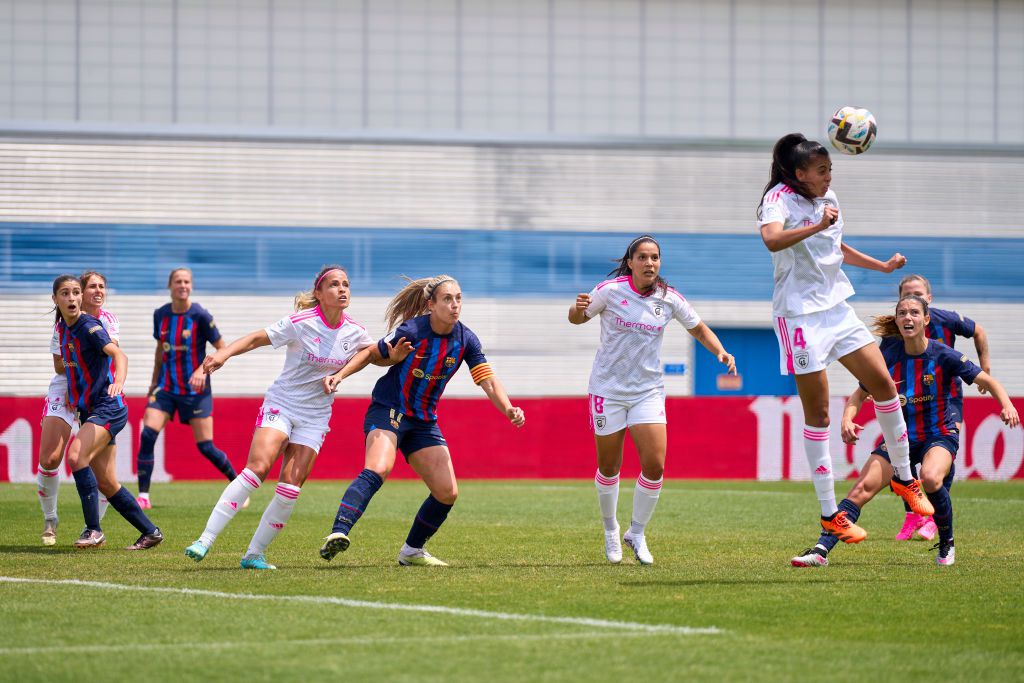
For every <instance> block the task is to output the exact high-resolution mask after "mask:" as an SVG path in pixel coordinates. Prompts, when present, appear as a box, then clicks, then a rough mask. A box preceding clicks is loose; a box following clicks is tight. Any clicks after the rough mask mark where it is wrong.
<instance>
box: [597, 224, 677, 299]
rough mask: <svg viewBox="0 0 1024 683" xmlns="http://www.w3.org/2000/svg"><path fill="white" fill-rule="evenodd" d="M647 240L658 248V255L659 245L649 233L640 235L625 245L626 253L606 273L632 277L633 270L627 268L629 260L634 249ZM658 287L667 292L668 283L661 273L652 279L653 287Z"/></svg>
mask: <svg viewBox="0 0 1024 683" xmlns="http://www.w3.org/2000/svg"><path fill="white" fill-rule="evenodd" d="M648 242H649V243H651V244H653V245H654V246H656V247H657V248H658V256H661V245H660V244H658V241H657V240H656V239H654V238H653V237H651V236H650V235H640V236H639V237H637V238H636V239H634V240H633V241H632V242H630V243H629V246H628V247H626V253H625V254H623V255H622V258H620V259H618V265H617V266H615V267H614V268H612V269H611V270H610V271H609V272H608V275H609V276H611V277H622V276H623V275H629V276H630V277H632V275H633V271H632V270H630V268H629V261H630V259H632V258H633V255H634V254H635V253H636V250H637V249H639V248H640V245H641V244H646V243H648ZM659 287H660V288H661V291H662V292H663V293H664V292H668V283H667V282H665V279H664V278H663V277H661V275H659V276H658V279H657V280H655V281H654V288H655V289H658V288H659Z"/></svg>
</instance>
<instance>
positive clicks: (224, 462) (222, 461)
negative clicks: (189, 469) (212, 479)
mask: <svg viewBox="0 0 1024 683" xmlns="http://www.w3.org/2000/svg"><path fill="white" fill-rule="evenodd" d="M196 448H198V449H199V452H200V453H202V454H203V457H204V458H206V459H207V460H209V461H210V462H211V463H213V466H214V467H216V468H217V469H218V470H220V473H221V474H223V475H224V476H225V477H227V479H228V481H234V480H235V478H236V477H237V476H238V472H235V468H234V467H232V466H231V461H230V460H228V456H227V455H225V454H224V451H222V450H220V449H219V448H217V447H216V446H214V445H213V441H200V442H199V443H197V444H196Z"/></svg>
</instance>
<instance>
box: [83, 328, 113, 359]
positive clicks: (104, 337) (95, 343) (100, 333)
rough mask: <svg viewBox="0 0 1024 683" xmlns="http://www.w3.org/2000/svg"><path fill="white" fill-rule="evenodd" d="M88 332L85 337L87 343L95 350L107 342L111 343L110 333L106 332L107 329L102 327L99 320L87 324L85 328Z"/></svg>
mask: <svg viewBox="0 0 1024 683" xmlns="http://www.w3.org/2000/svg"><path fill="white" fill-rule="evenodd" d="M85 331H86V332H87V333H88V334H86V335H85V338H86V339H88V340H89V341H88V344H89V345H90V346H92V347H93V348H95V349H96V350H97V351H99V350H100V349H102V348H103V347H104V346H106V345H107V344H111V343H113V342H112V341H111V339H110V335H109V334H107V330H106V329H105V328H104V327H103V325H102V324H101V323H100V321H99V320H97V321H96V322H94V323H89V326H88V327H87V328H85Z"/></svg>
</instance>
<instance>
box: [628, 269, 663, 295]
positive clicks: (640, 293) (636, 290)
mask: <svg viewBox="0 0 1024 683" xmlns="http://www.w3.org/2000/svg"><path fill="white" fill-rule="evenodd" d="M626 279H627V280H629V288H630V289H632V290H633V291H634V292H636V293H637V294H639V295H640V296H641V297H642V298H644V299H646V298H647V297H649V296H650V295H652V294H654V292H655V291H657V289H658V288H657V287H652V288H651V291H649V292H647V293H646V294H644V293H643V292H641V291H640V290H639V289H637V288H636V285H634V284H633V276H632V275H630V276H629V277H627V278H626Z"/></svg>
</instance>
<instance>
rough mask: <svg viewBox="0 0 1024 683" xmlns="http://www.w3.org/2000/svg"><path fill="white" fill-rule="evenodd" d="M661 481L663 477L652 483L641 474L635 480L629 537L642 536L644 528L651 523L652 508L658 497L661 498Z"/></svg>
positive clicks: (663, 479)
mask: <svg viewBox="0 0 1024 683" xmlns="http://www.w3.org/2000/svg"><path fill="white" fill-rule="evenodd" d="M663 481H665V478H664V477H662V478H661V479H658V480H657V481H653V480H651V479H648V478H647V477H645V476H644V475H642V474H641V475H640V477H639V478H638V479H637V480H636V488H635V489H634V490H633V519H632V520H631V521H630V524H629V535H630V536H643V535H644V527H646V526H647V523H648V522H650V521H651V515H653V514H654V506H655V505H657V504H658V497H659V496H661V483H662V482H663Z"/></svg>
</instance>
